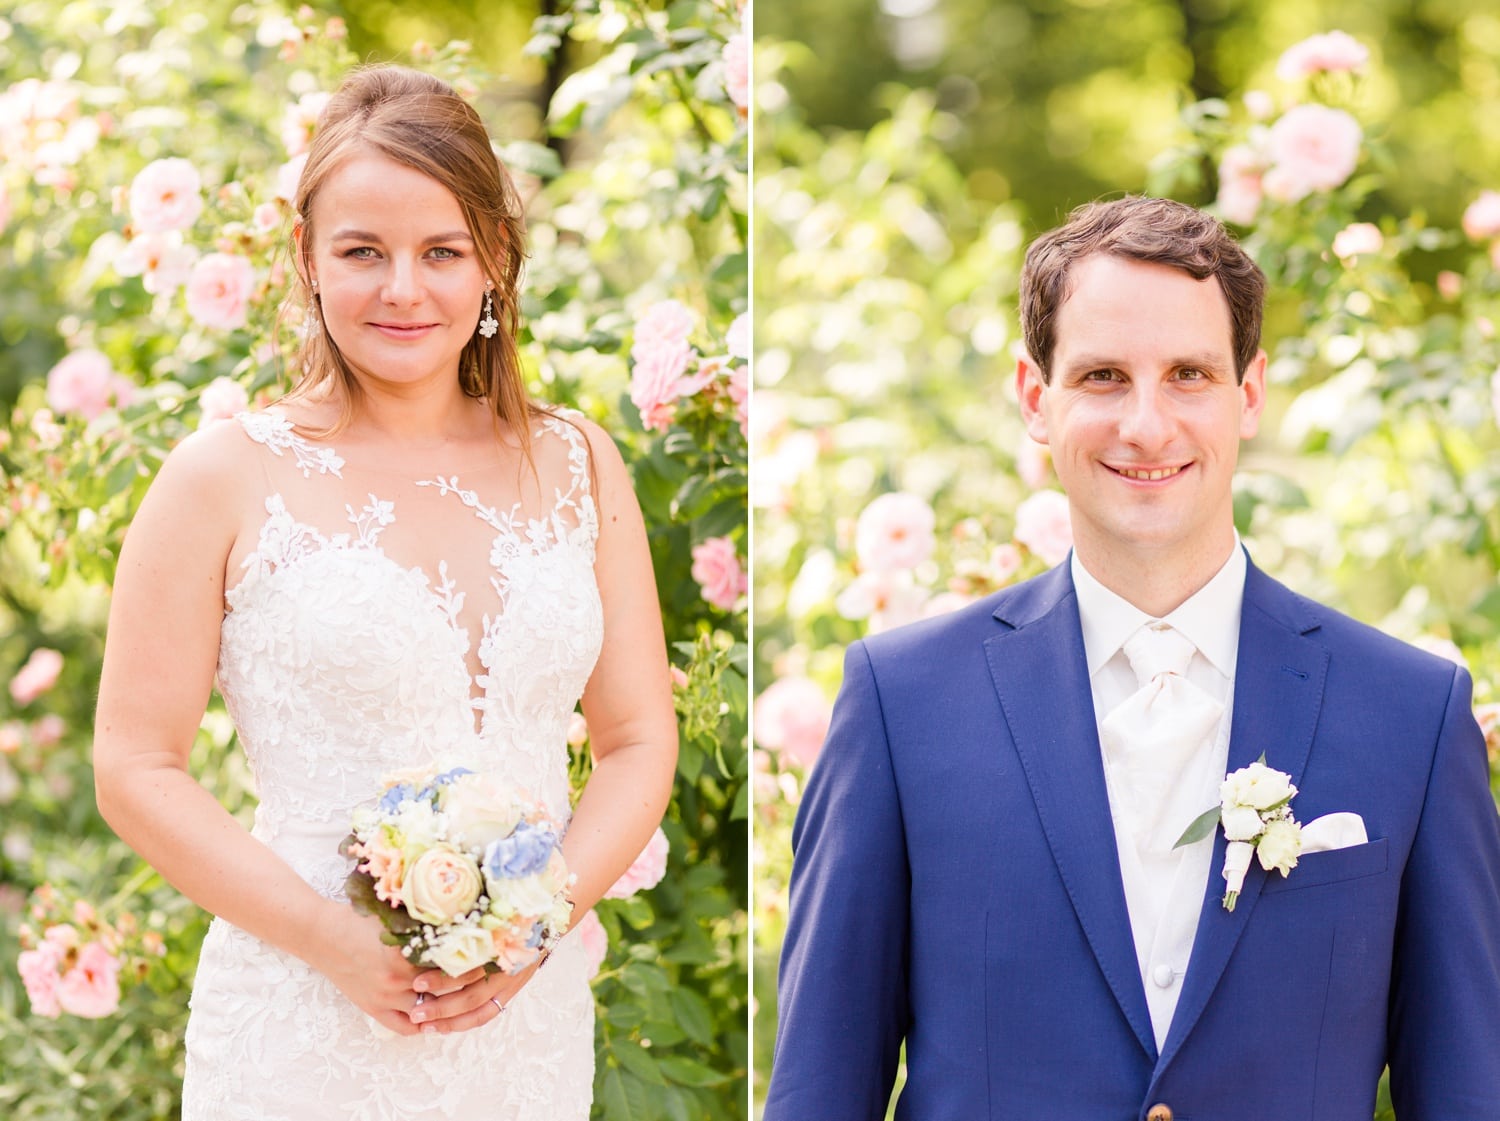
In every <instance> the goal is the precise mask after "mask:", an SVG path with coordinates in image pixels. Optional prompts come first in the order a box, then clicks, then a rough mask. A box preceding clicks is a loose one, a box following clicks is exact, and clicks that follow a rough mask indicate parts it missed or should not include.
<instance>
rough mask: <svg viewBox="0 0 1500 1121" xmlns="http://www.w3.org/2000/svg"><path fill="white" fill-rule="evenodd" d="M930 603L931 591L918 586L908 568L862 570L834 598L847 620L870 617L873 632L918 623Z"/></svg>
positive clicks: (836, 607)
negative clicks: (929, 594)
mask: <svg viewBox="0 0 1500 1121" xmlns="http://www.w3.org/2000/svg"><path fill="white" fill-rule="evenodd" d="M926 604H927V590H926V589H925V588H921V587H919V586H917V584H916V583H915V582H914V581H913V580H912V578H911V572H910V571H909V570H908V569H898V570H896V571H893V572H862V573H860V575H859V576H858V577H857V578H856V579H855V581H854V583H852V584H850V585H849V586H848V587H847V588H845V589H844V590H843V591H842V592H840V593H839V594H838V596H837V597H836V598H835V599H834V602H833V605H834V608H835V609H836V610H837V611H838V613H839V614H840V615H842V616H843V617H844V618H846V619H868V620H869V628H868V629H869V633H871V634H879V633H880V632H881V631H888V630H890V629H891V628H892V627H900V626H904V625H906V624H907V623H913V622H916V620H918V619H920V618H921V617H922V608H923V607H925V606H926Z"/></svg>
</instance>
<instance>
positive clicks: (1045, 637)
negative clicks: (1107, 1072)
mask: <svg viewBox="0 0 1500 1121" xmlns="http://www.w3.org/2000/svg"><path fill="white" fill-rule="evenodd" d="M1025 593H1026V594H1023V595H1021V596H1018V597H1016V598H1014V599H1010V600H1007V601H1006V602H1005V603H1004V604H1003V605H1002V606H1001V607H1000V609H999V610H997V611H996V613H995V614H996V617H997V618H999V619H1001V621H1003V622H1006V623H1008V624H1010V625H1011V626H1013V627H1015V629H1014V630H1011V631H1007V632H1005V633H1002V634H999V635H996V636H994V637H993V638H991V639H989V640H987V641H986V642H985V655H986V658H987V659H988V662H989V669H990V676H991V677H992V679H993V680H994V685H995V692H996V693H997V694H998V696H999V699H1000V706H1001V709H1002V710H1003V711H1004V714H1005V720H1006V723H1007V724H1008V725H1009V728H1010V733H1011V739H1012V741H1013V742H1014V743H1015V747H1016V753H1017V755H1019V756H1020V759H1021V767H1022V770H1023V771H1024V773H1025V775H1026V781H1027V783H1028V784H1029V786H1030V788H1031V796H1032V798H1033V800H1034V801H1035V803H1036V809H1037V816H1038V817H1039V818H1040V819H1041V823H1042V829H1043V831H1044V832H1045V834H1046V837H1047V844H1048V845H1049V847H1050V848H1051V850H1052V857H1053V860H1054V861H1056V863H1057V868H1058V872H1059V873H1060V874H1061V876H1062V881H1063V884H1064V886H1065V887H1066V889H1067V892H1068V897H1069V899H1070V900H1071V902H1072V904H1073V910H1074V912H1075V913H1076V914H1077V916H1078V921H1079V924H1080V925H1081V926H1082V927H1083V931H1084V934H1085V936H1086V937H1087V938H1088V942H1089V945H1090V947H1091V948H1092V949H1093V951H1094V956H1095V957H1096V958H1097V959H1098V961H1099V967H1100V969H1101V970H1102V971H1103V973H1104V977H1105V979H1106V980H1107V981H1108V982H1109V987H1110V989H1111V990H1112V991H1113V993H1114V996H1115V999H1116V1001H1118V1002H1119V1005H1120V1009H1121V1011H1123V1012H1124V1014H1125V1018H1126V1020H1127V1021H1129V1023H1130V1026H1131V1028H1132V1030H1134V1032H1135V1034H1136V1038H1137V1039H1138V1040H1139V1041H1140V1044H1141V1047H1142V1048H1143V1049H1144V1050H1145V1052H1146V1054H1147V1055H1150V1056H1153V1057H1154V1056H1155V1054H1156V1043H1155V1037H1154V1036H1153V1034H1152V1031H1151V1014H1150V1012H1149V1011H1148V1009H1147V1007H1146V994H1145V991H1144V989H1143V988H1142V987H1141V975H1140V966H1139V965H1138V963H1137V962H1136V956H1135V942H1134V940H1133V938H1132V936H1131V932H1130V915H1129V912H1128V911H1127V910H1126V906H1125V889H1124V887H1123V886H1122V885H1121V880H1120V864H1119V856H1118V854H1117V852H1116V849H1115V834H1114V825H1113V823H1112V820H1111V818H1110V812H1109V795H1108V793H1107V791H1106V789H1105V785H1104V765H1103V762H1102V759H1101V756H1100V752H1099V735H1098V728H1097V725H1096V723H1095V720H1094V705H1093V691H1092V689H1091V687H1090V685H1089V678H1088V666H1087V661H1086V659H1085V656H1084V650H1083V633H1082V630H1081V629H1080V626H1079V622H1078V600H1077V598H1076V597H1075V596H1074V594H1073V581H1072V577H1071V575H1070V574H1069V572H1068V568H1067V566H1066V565H1060V566H1058V567H1057V568H1056V569H1054V570H1053V571H1052V572H1050V573H1048V574H1047V575H1046V576H1043V577H1041V578H1039V579H1038V580H1036V581H1033V582H1032V583H1031V584H1030V585H1028V586H1027V587H1026V589H1025Z"/></svg>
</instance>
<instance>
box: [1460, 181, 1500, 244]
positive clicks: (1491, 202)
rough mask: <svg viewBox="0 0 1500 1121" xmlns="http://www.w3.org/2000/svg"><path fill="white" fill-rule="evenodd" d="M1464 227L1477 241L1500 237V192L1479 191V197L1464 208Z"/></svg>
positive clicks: (1465, 231) (1466, 232)
mask: <svg viewBox="0 0 1500 1121" xmlns="http://www.w3.org/2000/svg"><path fill="white" fill-rule="evenodd" d="M1463 227H1464V233H1465V234H1467V235H1468V236H1469V237H1471V238H1473V239H1474V240H1475V241H1488V240H1489V239H1490V238H1492V237H1500V192H1496V191H1481V192H1479V197H1478V198H1477V199H1475V200H1474V201H1473V202H1471V203H1469V205H1468V206H1467V207H1466V208H1465V209H1464V217H1463Z"/></svg>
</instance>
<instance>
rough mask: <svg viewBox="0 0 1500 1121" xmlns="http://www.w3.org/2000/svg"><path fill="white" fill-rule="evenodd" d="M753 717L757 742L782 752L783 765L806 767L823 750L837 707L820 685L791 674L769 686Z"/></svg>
mask: <svg viewBox="0 0 1500 1121" xmlns="http://www.w3.org/2000/svg"><path fill="white" fill-rule="evenodd" d="M752 715H753V717H754V722H753V723H754V729H755V742H756V743H758V744H759V745H760V746H761V747H763V748H765V749H766V750H767V751H772V752H779V753H780V755H781V760H782V764H783V765H785V766H792V767H803V768H806V767H811V766H812V765H813V764H814V763H815V762H817V758H818V753H819V752H820V751H822V750H823V741H824V740H825V739H827V738H828V724H829V721H831V720H832V719H833V706H832V705H830V704H829V703H828V698H827V697H826V696H825V695H824V694H823V690H822V688H820V687H819V685H818V683H817V682H815V681H813V680H812V679H811V678H808V677H803V676H801V675H800V674H790V675H788V676H786V677H778V678H777V679H776V680H775V681H773V682H771V684H770V685H768V686H766V688H765V690H764V691H763V692H762V693H761V695H760V696H758V697H756V698H755V709H754V712H753V714H752Z"/></svg>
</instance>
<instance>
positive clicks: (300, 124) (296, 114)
mask: <svg viewBox="0 0 1500 1121" xmlns="http://www.w3.org/2000/svg"><path fill="white" fill-rule="evenodd" d="M332 97H333V95H332V94H330V93H327V92H325V91H323V90H314V91H313V92H312V93H304V94H303V95H302V96H301V97H300V98H298V99H297V101H296V102H295V103H294V104H292V105H289V106H287V110H286V113H285V115H284V116H283V117H282V119H281V142H282V144H284V145H285V146H286V154H287V155H288V156H300V155H302V154H303V153H305V152H306V151H307V148H308V145H310V144H311V143H312V138H313V133H314V132H315V131H317V128H318V118H319V117H321V116H322V115H323V110H324V109H326V108H327V107H328V102H329V101H330V100H331V99H332Z"/></svg>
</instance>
